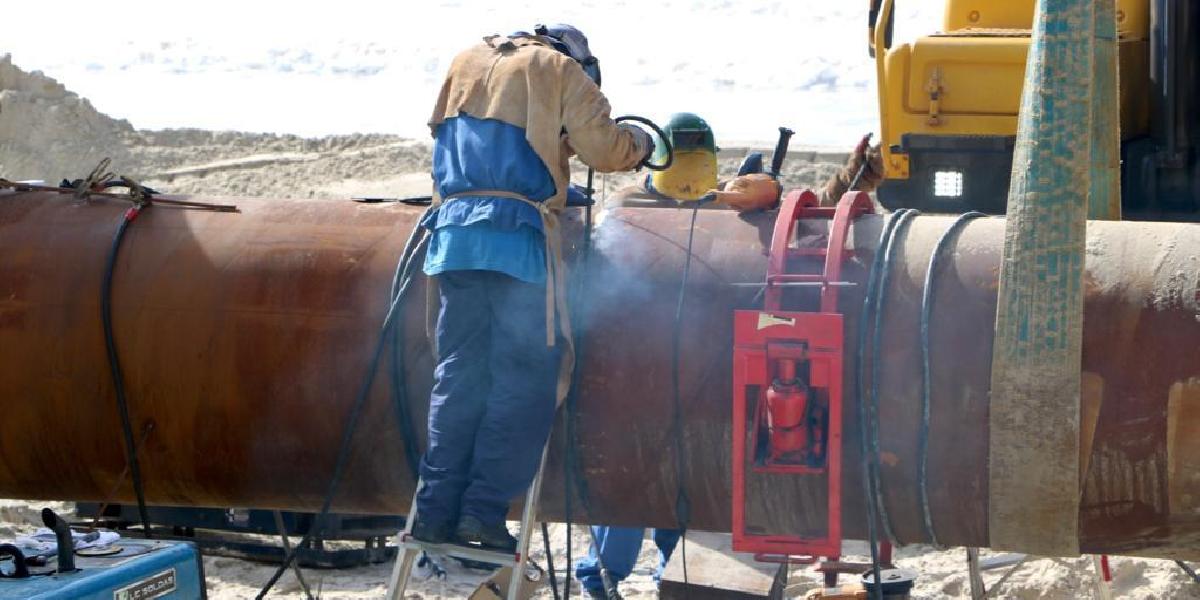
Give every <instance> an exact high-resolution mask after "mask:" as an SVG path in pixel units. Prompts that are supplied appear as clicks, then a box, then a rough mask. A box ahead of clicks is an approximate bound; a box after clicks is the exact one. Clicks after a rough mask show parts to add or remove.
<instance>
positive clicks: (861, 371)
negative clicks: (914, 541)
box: [854, 209, 908, 600]
mask: <svg viewBox="0 0 1200 600" xmlns="http://www.w3.org/2000/svg"><path fill="white" fill-rule="evenodd" d="M907 211H908V209H901V210H900V211H897V212H894V213H892V214H891V215H889V216H888V219H887V221H886V222H885V223H884V226H883V231H882V232H881V233H880V236H879V246H878V249H877V250H876V251H875V258H874V260H873V261H872V263H871V270H870V273H869V275H868V276H867V289H866V293H865V294H864V295H863V309H862V313H861V314H860V315H859V322H858V332H857V333H858V335H857V340H856V342H857V343H856V348H855V353H856V357H855V358H856V363H857V365H858V368H857V370H856V371H855V385H854V395H855V400H856V404H857V406H858V429H859V438H858V439H859V452H860V455H861V460H860V464H861V465H862V479H863V488H864V489H863V491H864V493H865V495H866V501H865V502H864V504H866V506H867V537H868V543H869V545H870V549H871V572H872V574H873V576H874V577H875V581H880V575H879V571H880V569H879V534H878V532H877V531H876V506H875V479H874V477H873V472H874V471H873V469H874V467H873V465H872V463H873V460H872V456H873V454H872V453H871V451H870V450H871V449H870V444H869V442H868V441H867V440H868V438H869V437H870V431H871V428H870V425H869V423H870V415H869V414H868V412H867V402H866V394H865V393H864V388H865V387H866V360H865V359H866V357H865V348H866V345H867V325H868V317H869V315H870V314H871V310H872V307H873V305H874V302H875V288H876V286H877V285H878V281H879V272H880V269H882V267H883V248H884V246H885V245H886V242H887V240H889V239H891V236H892V232H893V231H894V230H895V227H896V223H897V222H898V221H899V217H900V216H901V215H903V214H905V213H906V212H907ZM872 596H873V597H874V598H875V600H882V598H883V591H882V589H881V588H879V586H876V591H875V592H873V594H872Z"/></svg>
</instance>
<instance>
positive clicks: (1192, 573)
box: [1175, 560, 1200, 584]
mask: <svg viewBox="0 0 1200 600" xmlns="http://www.w3.org/2000/svg"><path fill="white" fill-rule="evenodd" d="M1175 564H1176V565H1179V568H1180V569H1183V572H1184V573H1187V574H1188V577H1191V578H1192V581H1194V582H1196V583H1198V584H1200V575H1197V574H1196V570H1195V569H1193V568H1191V567H1189V566H1188V564H1187V563H1185V562H1183V561H1182V560H1177V561H1175Z"/></svg>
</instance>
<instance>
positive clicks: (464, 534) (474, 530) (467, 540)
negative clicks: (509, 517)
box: [454, 515, 517, 553]
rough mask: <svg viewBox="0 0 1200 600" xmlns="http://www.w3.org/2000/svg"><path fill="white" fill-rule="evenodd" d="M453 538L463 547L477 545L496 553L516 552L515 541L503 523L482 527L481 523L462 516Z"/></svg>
mask: <svg viewBox="0 0 1200 600" xmlns="http://www.w3.org/2000/svg"><path fill="white" fill-rule="evenodd" d="M454 537H455V538H456V539H457V540H458V543H460V544H463V545H465V546H476V545H477V546H480V547H482V548H484V549H485V550H495V551H498V552H512V553H515V552H516V551H517V539H516V538H514V537H513V536H512V534H510V533H509V532H508V527H505V526H504V523H497V524H495V525H484V523H483V521H480V520H479V519H478V518H476V517H473V516H471V515H463V517H462V518H460V519H459V520H458V527H457V528H455V530H454Z"/></svg>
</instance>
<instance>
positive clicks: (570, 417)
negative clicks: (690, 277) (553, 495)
mask: <svg viewBox="0 0 1200 600" xmlns="http://www.w3.org/2000/svg"><path fill="white" fill-rule="evenodd" d="M622 118H624V117H622ZM636 119H641V117H636ZM618 120H620V119H618ZM594 178H595V169H593V168H591V167H588V185H587V190H588V191H587V194H588V199H589V200H590V199H591V195H592V190H593V187H592V184H593V180H594ZM584 219H585V220H586V223H585V226H584V230H583V231H584V233H583V242H584V246H583V256H582V259H581V262H582V264H581V265H580V272H579V275H578V276H577V279H576V281H577V284H576V286H575V292H574V298H575V301H574V302H572V305H574V306H575V308H576V310H574V311H572V319H573V323H572V325H573V326H574V335H575V340H574V347H575V366H574V368H573V369H572V370H571V386H570V388H569V389H568V391H567V397H566V399H565V401H564V404H565V405H566V410H565V411H564V414H563V419H564V420H565V421H566V423H565V425H566V430H567V431H566V433H567V436H566V437H567V444H566V445H567V448H566V456H565V457H564V460H563V469H564V470H565V471H566V477H565V479H566V481H565V485H566V501H565V508H566V515H565V517H566V521H567V569H566V571H567V577H566V585H564V586H563V587H564V589H565V597H566V598H568V599H569V598H570V597H571V568H572V567H571V562H570V561H571V497H572V494H573V492H575V491H576V487H578V494H579V503H580V504H581V505H582V506H583V511H584V513H587V514H590V513H591V501H590V494H589V491H588V487H587V479H586V477H585V475H584V472H583V464H582V462H581V461H580V459H579V438H578V428H577V426H576V424H577V420H578V417H579V411H578V396H579V381H580V373H581V372H582V368H581V367H580V365H582V364H583V357H584V354H583V347H584V345H583V342H584V336H583V331H584V329H585V327H584V326H583V325H584V324H583V322H582V320H581V315H582V314H584V312H585V310H584V308H583V306H584V302H585V300H586V298H587V296H586V295H585V294H584V293H583V286H584V285H585V284H586V282H587V275H588V268H589V265H590V264H591V255H592V203H591V202H588V204H587V206H585V207H584ZM587 531H588V536H589V537H590V538H591V540H592V547H593V548H594V549H595V551H596V566H597V568H598V569H599V571H600V581H601V582H602V584H603V586H604V590H605V594H606V595H608V596H609V597H610V598H613V597H619V596H620V595H619V594H617V588H616V585H615V584H614V583H613V582H612V579H611V578H610V576H609V573H608V569H607V568H605V566H604V558H603V557H602V556H601V552H600V544H599V542H598V541H597V539H596V531H595V530H594V529H592V527H591V526H587Z"/></svg>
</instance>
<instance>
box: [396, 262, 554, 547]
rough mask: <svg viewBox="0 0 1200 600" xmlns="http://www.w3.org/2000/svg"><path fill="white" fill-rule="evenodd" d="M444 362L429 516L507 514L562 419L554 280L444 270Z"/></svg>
mask: <svg viewBox="0 0 1200 600" xmlns="http://www.w3.org/2000/svg"><path fill="white" fill-rule="evenodd" d="M437 279H438V285H439V287H440V288H441V292H440V294H441V309H440V311H439V313H438V324H437V332H436V335H437V350H438V365H437V368H436V370H435V371H434V384H433V393H432V394H431V397H430V406H429V449H428V450H427V451H426V453H425V456H424V457H423V458H422V459H421V478H422V479H423V480H424V482H425V486H424V488H422V490H421V492H420V494H419V495H418V496H417V513H418V515H420V517H419V518H421V519H422V520H425V519H428V520H429V521H430V522H433V523H446V524H449V525H451V526H453V524H454V523H455V522H456V521H457V520H458V518H459V516H460V515H472V516H475V517H477V518H478V519H479V520H480V521H483V522H484V523H485V524H496V523H502V522H503V521H504V518H505V514H506V513H507V512H508V505H509V502H510V501H511V500H512V499H513V498H515V497H516V496H519V495H520V494H521V493H523V492H524V491H525V490H526V488H527V487H528V486H529V484H530V482H532V481H533V476H534V474H535V473H536V472H537V467H538V463H539V461H540V460H541V454H542V447H543V446H544V445H545V442H546V438H547V437H548V436H549V435H550V427H551V425H552V423H553V421H554V412H555V388H556V382H557V381H558V367H559V364H558V357H559V354H558V348H557V347H554V348H551V347H548V346H547V345H546V288H545V286H544V285H541V284H530V283H526V282H523V281H520V280H518V279H515V278H512V277H509V276H507V275H504V274H502V273H497V272H493V271H450V272H446V273H442V274H441V275H438V276H437Z"/></svg>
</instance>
